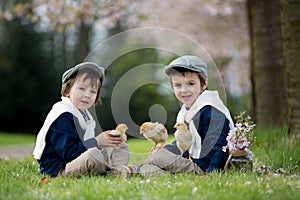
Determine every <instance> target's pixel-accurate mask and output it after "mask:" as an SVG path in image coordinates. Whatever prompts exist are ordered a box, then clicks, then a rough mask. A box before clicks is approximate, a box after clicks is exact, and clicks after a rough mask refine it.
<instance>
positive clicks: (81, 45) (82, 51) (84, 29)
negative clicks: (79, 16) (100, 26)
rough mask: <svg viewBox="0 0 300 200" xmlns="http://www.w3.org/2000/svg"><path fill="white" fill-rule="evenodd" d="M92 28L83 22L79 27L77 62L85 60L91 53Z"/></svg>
mask: <svg viewBox="0 0 300 200" xmlns="http://www.w3.org/2000/svg"><path fill="white" fill-rule="evenodd" d="M90 30H91V28H90V27H88V26H87V25H85V24H84V23H81V26H80V27H79V39H78V42H77V45H76V46H77V48H76V52H75V55H76V58H75V61H76V63H79V62H83V61H84V59H85V57H86V56H87V54H88V53H89V42H88V40H89V32H90Z"/></svg>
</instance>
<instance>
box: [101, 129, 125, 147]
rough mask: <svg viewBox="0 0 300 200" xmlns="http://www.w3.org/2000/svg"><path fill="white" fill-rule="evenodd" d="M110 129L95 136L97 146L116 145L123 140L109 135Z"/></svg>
mask: <svg viewBox="0 0 300 200" xmlns="http://www.w3.org/2000/svg"><path fill="white" fill-rule="evenodd" d="M109 132H110V131H104V132H102V133H100V134H99V135H98V136H96V137H95V139H96V140H97V143H98V147H99V148H102V147H116V146H118V145H119V144H121V143H122V142H123V138H121V137H114V136H111V135H109Z"/></svg>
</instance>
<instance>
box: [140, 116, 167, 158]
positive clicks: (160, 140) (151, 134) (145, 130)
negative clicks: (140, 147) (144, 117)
mask: <svg viewBox="0 0 300 200" xmlns="http://www.w3.org/2000/svg"><path fill="white" fill-rule="evenodd" d="M140 134H141V135H143V136H144V137H145V138H147V139H148V140H149V141H152V142H154V146H153V147H152V149H151V150H150V152H152V151H153V150H154V149H161V148H162V147H163V146H164V144H165V142H166V140H167V139H168V131H167V129H166V127H165V126H164V125H163V124H161V123H158V122H155V123H153V122H144V123H143V124H142V125H141V127H140Z"/></svg>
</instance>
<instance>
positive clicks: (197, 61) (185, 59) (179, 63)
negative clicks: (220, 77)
mask: <svg viewBox="0 0 300 200" xmlns="http://www.w3.org/2000/svg"><path fill="white" fill-rule="evenodd" d="M175 68H176V70H175ZM179 68H182V69H183V70H180V71H184V69H185V71H193V72H198V73H199V74H200V75H201V77H202V78H203V79H206V78H208V76H207V67H206V62H205V61H204V60H202V59H201V58H199V57H197V56H192V55H185V56H181V57H179V58H177V59H175V60H173V61H172V62H171V63H170V64H169V65H168V66H166V67H165V72H166V74H167V75H170V74H171V73H172V71H174V70H175V71H178V70H179Z"/></svg>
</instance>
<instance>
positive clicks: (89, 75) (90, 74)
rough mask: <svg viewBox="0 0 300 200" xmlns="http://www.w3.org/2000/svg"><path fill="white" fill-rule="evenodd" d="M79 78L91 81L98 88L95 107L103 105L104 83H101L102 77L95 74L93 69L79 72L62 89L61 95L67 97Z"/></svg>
mask: <svg viewBox="0 0 300 200" xmlns="http://www.w3.org/2000/svg"><path fill="white" fill-rule="evenodd" d="M79 78H83V80H84V81H85V80H87V79H90V80H91V84H92V86H93V87H94V86H96V87H97V88H98V90H97V97H96V100H95V102H94V104H95V105H97V104H101V99H100V97H99V96H100V89H101V86H102V82H101V81H100V76H99V75H98V74H97V73H95V71H93V70H91V69H82V70H79V71H77V72H75V73H74V74H73V75H72V76H71V77H70V78H69V79H68V80H67V81H66V82H65V83H64V84H63V85H62V87H61V95H62V96H64V97H65V96H67V95H68V94H69V93H70V90H71V88H72V87H73V85H74V83H75V81H76V80H77V79H79Z"/></svg>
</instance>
